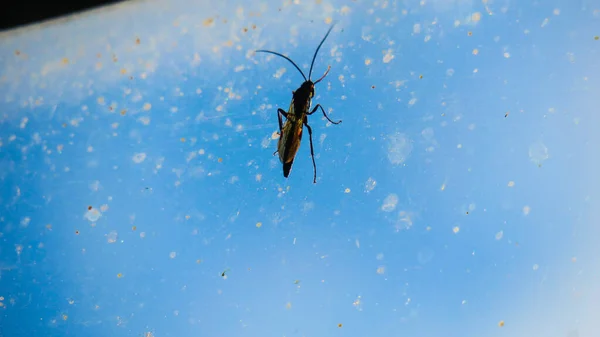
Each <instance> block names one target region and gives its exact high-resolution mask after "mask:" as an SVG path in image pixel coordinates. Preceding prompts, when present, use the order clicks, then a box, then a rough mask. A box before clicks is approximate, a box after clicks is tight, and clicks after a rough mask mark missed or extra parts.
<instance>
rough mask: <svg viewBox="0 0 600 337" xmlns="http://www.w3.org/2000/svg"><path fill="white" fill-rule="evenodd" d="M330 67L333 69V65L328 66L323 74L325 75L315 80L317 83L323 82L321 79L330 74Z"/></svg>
mask: <svg viewBox="0 0 600 337" xmlns="http://www.w3.org/2000/svg"><path fill="white" fill-rule="evenodd" d="M330 69H331V66H327V71H325V74H323V76H321V78H319V79H318V80H316V81H315V84H317V83H319V82H321V80H322V79H324V78H325V76H327V74H329V70H330Z"/></svg>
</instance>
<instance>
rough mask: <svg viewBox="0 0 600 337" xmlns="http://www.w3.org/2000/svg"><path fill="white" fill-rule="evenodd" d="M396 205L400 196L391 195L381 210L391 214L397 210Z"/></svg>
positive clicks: (385, 200)
mask: <svg viewBox="0 0 600 337" xmlns="http://www.w3.org/2000/svg"><path fill="white" fill-rule="evenodd" d="M396 205H398V195H396V194H394V193H391V194H389V195H388V196H387V197H385V199H384V200H383V205H381V210H382V211H384V212H391V211H393V210H394V209H396Z"/></svg>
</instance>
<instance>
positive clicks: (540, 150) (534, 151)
mask: <svg viewBox="0 0 600 337" xmlns="http://www.w3.org/2000/svg"><path fill="white" fill-rule="evenodd" d="M548 158H549V156H548V148H547V147H546V145H544V143H542V142H541V141H537V142H535V143H533V144H531V145H530V146H529V159H530V160H531V161H532V162H533V163H534V164H536V165H538V166H541V165H542V163H543V162H544V161H545V160H546V159H548Z"/></svg>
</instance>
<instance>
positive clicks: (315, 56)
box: [308, 23, 335, 80]
mask: <svg viewBox="0 0 600 337" xmlns="http://www.w3.org/2000/svg"><path fill="white" fill-rule="evenodd" d="M334 26H335V23H334V24H332V25H331V27H329V30H328V31H327V34H325V37H324V38H323V40H321V43H319V46H318V47H317V50H315V55H314V56H313V59H312V62H311V63H310V71H309V72H308V79H309V80H310V75H311V74H312V70H313V65H314V64H315V59H316V58H317V53H318V52H319V49H321V46H322V45H323V42H325V39H327V37H328V36H329V33H331V30H332V29H333V27H334Z"/></svg>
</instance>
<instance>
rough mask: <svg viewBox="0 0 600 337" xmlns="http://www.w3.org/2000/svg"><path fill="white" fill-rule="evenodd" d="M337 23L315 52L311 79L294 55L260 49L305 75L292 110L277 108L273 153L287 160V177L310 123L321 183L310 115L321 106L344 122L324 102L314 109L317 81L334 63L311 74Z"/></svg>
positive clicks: (315, 170) (314, 164)
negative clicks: (314, 76) (316, 75)
mask: <svg viewBox="0 0 600 337" xmlns="http://www.w3.org/2000/svg"><path fill="white" fill-rule="evenodd" d="M334 26H335V24H333V25H331V27H330V28H329V30H328V31H327V34H325V37H324V38H323V40H321V43H319V46H318V47H317V50H315V55H314V56H313V59H312V62H311V64H310V70H309V72H308V79H307V78H306V76H305V75H304V73H303V72H302V70H300V67H298V66H297V65H296V63H294V61H292V59H290V58H289V57H287V56H285V55H282V54H280V53H277V52H274V51H270V50H262V49H261V50H257V51H256V52H257V53H258V52H263V53H270V54H274V55H277V56H280V57H283V58H284V59H286V60H288V61H289V62H290V63H291V64H292V65H293V66H294V67H296V69H297V70H298V71H299V72H300V74H301V75H302V77H303V78H304V83H302V85H301V86H300V87H299V88H298V89H296V90H295V91H292V102H291V103H290V107H289V108H288V111H287V112H286V111H284V110H283V109H281V108H279V109H277V119H278V121H279V141H278V142H277V151H275V152H274V153H273V155H275V154H277V153H279V161H280V162H281V163H282V164H283V176H284V177H286V178H287V177H288V176H289V175H290V170H291V169H292V164H293V163H294V159H295V157H296V153H297V152H298V149H299V148H300V141H301V140H302V130H303V127H304V126H306V129H307V130H308V136H309V140H310V155H311V157H312V162H313V172H314V175H313V183H315V184H316V183H317V164H316V163H315V151H314V148H313V141H312V129H311V127H310V125H308V116H310V115H312V114H314V113H315V112H316V111H317V109H321V111H322V112H323V115H324V116H325V118H327V120H328V121H329V122H331V123H332V124H339V123H341V122H342V121H341V120H339V121H337V122H334V121H332V120H331V119H330V118H329V116H328V115H327V113H326V112H325V110H324V109H323V107H322V106H321V104H317V105H316V106H315V107H314V109H312V110H311V102H312V98H313V97H314V95H315V85H316V84H317V83H319V82H321V81H322V80H323V79H324V78H325V76H327V74H328V73H329V70H330V69H331V66H327V70H326V71H325V74H323V76H321V78H319V79H318V80H316V81H314V82H313V81H312V80H311V78H310V76H311V75H312V70H313V66H314V64H315V59H316V58H317V53H318V52H319V49H321V46H322V45H323V42H325V39H327V36H329V33H331V30H332V29H333V27H334ZM282 116H283V117H284V118H285V123H283V119H282Z"/></svg>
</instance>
